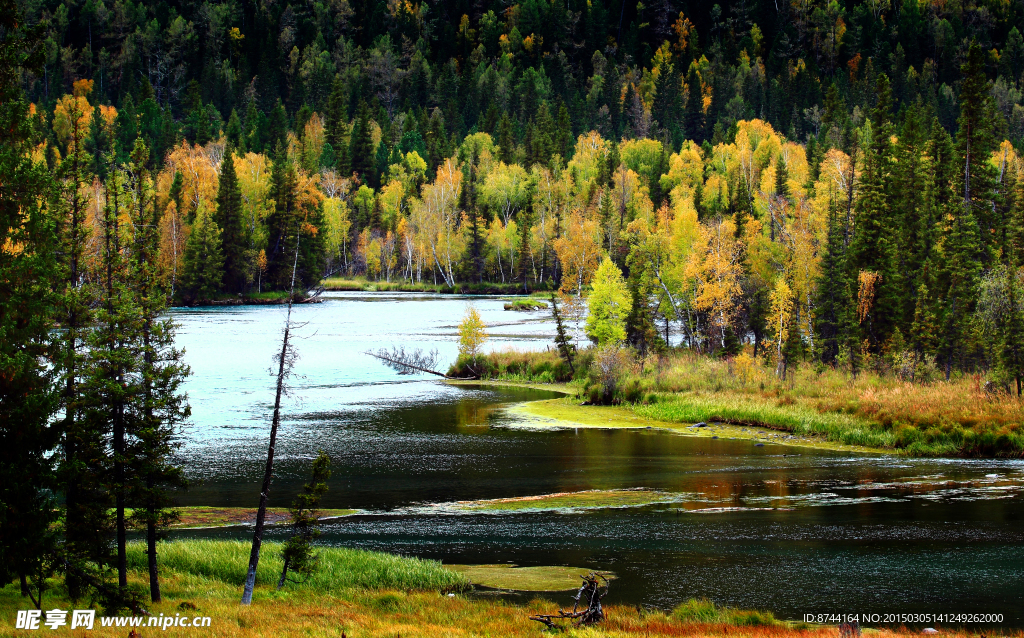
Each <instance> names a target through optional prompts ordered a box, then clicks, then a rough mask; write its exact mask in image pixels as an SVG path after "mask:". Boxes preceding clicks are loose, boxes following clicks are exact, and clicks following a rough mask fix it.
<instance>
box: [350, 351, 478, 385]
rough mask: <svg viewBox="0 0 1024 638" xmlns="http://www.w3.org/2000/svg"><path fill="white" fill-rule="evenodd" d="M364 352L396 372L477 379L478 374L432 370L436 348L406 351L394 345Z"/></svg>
mask: <svg viewBox="0 0 1024 638" xmlns="http://www.w3.org/2000/svg"><path fill="white" fill-rule="evenodd" d="M366 354H368V355H370V356H371V357H374V358H375V359H379V360H380V361H383V362H384V365H386V366H387V367H389V368H391V369H392V370H394V371H396V372H398V374H414V373H415V372H426V373H427V374H433V375H436V376H439V377H443V378H445V379H452V380H459V381H472V380H475V379H479V378H480V377H479V376H475V377H452V376H449V375H447V374H445V373H443V372H438V371H437V370H434V369H433V368H434V366H436V365H437V356H438V355H437V350H431V351H430V352H426V353H425V352H423V350H422V349H420V348H416V349H415V350H409V351H406V349H405V348H404V347H401V346H395V347H392V348H391V350H388V349H387V348H381V349H380V350H378V351H377V352H371V351H369V350H367V351H366Z"/></svg>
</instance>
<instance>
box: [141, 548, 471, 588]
mask: <svg viewBox="0 0 1024 638" xmlns="http://www.w3.org/2000/svg"><path fill="white" fill-rule="evenodd" d="M251 547H252V546H251V544H250V543H249V542H248V541H209V540H181V541H173V542H165V543H161V544H160V546H159V547H158V549H157V553H158V555H159V557H160V564H161V567H162V568H164V569H169V570H172V571H176V572H182V573H187V574H190V575H193V576H200V577H204V578H207V579H210V580H215V581H222V582H226V583H235V584H238V585H241V583H242V582H243V581H244V580H245V573H246V570H247V568H248V564H249V550H250V549H251ZM317 551H318V553H319V554H320V566H319V568H318V569H317V571H316V572H315V573H314V574H313V576H311V577H310V578H309V579H307V580H306V581H305V582H304V583H302V584H301V585H296V587H299V588H303V589H312V590H316V591H318V592H336V591H340V590H344V589H350V588H363V589H397V590H403V591H462V590H465V589H467V588H468V586H469V583H468V580H467V579H466V578H465V577H464V576H462V575H460V574H457V573H455V572H452V571H450V570H447V569H444V568H443V567H442V566H441V563H439V562H437V561H432V560H423V559H419V558H406V557H403V556H396V555H394V554H384V553H381V552H370V551H365V550H360V549H346V548H341V547H324V548H319V549H318V550H317ZM128 566H129V568H130V569H137V570H144V569H145V568H146V555H145V546H144V545H143V544H142V543H130V544H129V545H128ZM281 567H282V562H281V543H263V547H262V552H261V554H260V565H259V570H258V571H257V573H256V578H257V581H259V582H262V583H271V582H273V583H276V582H277V579H278V577H280V575H281Z"/></svg>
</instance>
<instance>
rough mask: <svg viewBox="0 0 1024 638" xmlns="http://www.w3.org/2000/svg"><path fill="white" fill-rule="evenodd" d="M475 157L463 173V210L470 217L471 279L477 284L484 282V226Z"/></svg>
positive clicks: (468, 249)
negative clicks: (475, 174) (477, 188)
mask: <svg viewBox="0 0 1024 638" xmlns="http://www.w3.org/2000/svg"><path fill="white" fill-rule="evenodd" d="M475 159H476V158H474V157H471V158H469V159H468V160H467V161H466V164H465V169H464V170H463V171H462V208H463V210H465V211H466V215H467V216H468V217H469V245H468V246H467V247H466V249H467V251H468V254H467V257H468V260H467V261H468V267H469V272H470V273H471V277H472V279H473V280H474V281H476V282H477V283H483V281H484V259H483V236H482V235H483V233H482V231H483V228H482V227H483V225H484V222H483V220H482V219H481V218H480V208H479V206H477V203H476V182H475V181H474V180H473V169H474V162H475Z"/></svg>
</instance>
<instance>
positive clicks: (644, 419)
mask: <svg viewBox="0 0 1024 638" xmlns="http://www.w3.org/2000/svg"><path fill="white" fill-rule="evenodd" d="M446 383H449V384H452V385H466V386H480V385H483V386H495V387H500V386H509V387H517V388H530V389H534V390H550V391H552V392H560V393H562V394H564V395H566V396H563V397H559V398H557V399H547V400H541V401H528V402H526V403H519V404H516V405H513V406H511V407H509V408H508V409H507V412H508V414H509V415H511V416H512V417H513V419H514V421H515V423H514V427H523V428H616V429H617V428H631V429H661V430H668V431H671V432H674V433H676V434H679V435H682V436H694V437H706V438H711V439H744V440H750V441H753V442H754V443H755V444H768V443H771V444H777V445H788V446H793V447H810V448H816V449H822V450H835V451H842V452H856V453H863V454H891V453H892V452H893V451H894V450H892V449H889V448H885V447H881V446H878V447H872V446H867V445H856V444H846V443H843V442H842V441H836V440H831V439H829V438H828V437H827V436H826V435H824V434H819V433H816V432H813V431H812V432H806V433H798V432H794V431H792V430H783V429H780V428H773V427H768V426H766V425H763V424H756V421H757V419H756V418H755V417H754V416H753V415H750V416H749V420H748V421H746V422H745V421H743V420H739V418H738V417H736V416H735V415H733V416H732V418H736V419H737V422H735V423H727V422H723V421H722V420H721V418H719V419H716V418H714V415H716V414H731V413H728V412H726V411H724V410H723V408H724V407H725V406H722V405H707V404H703V405H695V406H694V407H695V409H696V410H697V414H698V415H710V416H703V418H700V417H698V418H696V419H688V420H682V421H671V420H667V419H659V418H657V416H655V415H660V414H661V411H659V410H650V409H649V408H651V407H652V406H649V405H643V404H629V403H626V404H620V405H585V404H584V403H583V402H582V401H583V400H582V399H581V398H579V396H578V395H579V386H573V385H570V384H568V383H536V382H529V381H519V380H512V379H487V380H483V381H446ZM676 399H677V401H678V400H679V399H680V398H679V397H676ZM665 405H667V404H665ZM662 409H665V406H664V405H663V407H662ZM790 412H792V411H790ZM686 416H694V415H693V414H686ZM698 423H703V424H704V425H703V426H700V427H698V426H697V424H698Z"/></svg>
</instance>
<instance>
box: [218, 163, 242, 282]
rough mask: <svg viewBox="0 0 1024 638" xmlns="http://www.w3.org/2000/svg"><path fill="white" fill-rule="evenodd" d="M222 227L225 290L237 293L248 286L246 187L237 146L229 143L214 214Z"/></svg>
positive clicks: (221, 240)
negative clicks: (237, 160)
mask: <svg viewBox="0 0 1024 638" xmlns="http://www.w3.org/2000/svg"><path fill="white" fill-rule="evenodd" d="M213 220H214V222H215V223H216V224H217V227H218V228H220V230H221V233H220V247H221V255H223V257H224V280H223V281H224V291H225V292H228V293H231V294H235V293H240V292H242V291H243V290H244V289H245V285H246V273H247V272H248V271H249V268H248V264H247V263H246V243H245V228H244V224H243V221H242V191H241V190H240V189H239V186H238V176H237V174H236V173H235V161H234V149H233V148H232V147H231V144H228V146H227V148H225V149H224V159H223V160H222V161H221V165H220V180H219V183H218V187H217V212H216V214H215V215H214V217H213Z"/></svg>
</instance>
